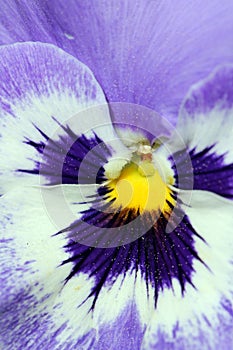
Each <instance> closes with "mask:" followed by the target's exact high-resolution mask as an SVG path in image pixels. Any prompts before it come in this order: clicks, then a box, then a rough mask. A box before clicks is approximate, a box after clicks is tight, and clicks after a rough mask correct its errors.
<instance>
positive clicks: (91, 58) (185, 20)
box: [1, 0, 233, 120]
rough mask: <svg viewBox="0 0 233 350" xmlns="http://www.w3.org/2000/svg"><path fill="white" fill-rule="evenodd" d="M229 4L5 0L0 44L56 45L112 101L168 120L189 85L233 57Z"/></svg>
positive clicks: (231, 8)
mask: <svg viewBox="0 0 233 350" xmlns="http://www.w3.org/2000/svg"><path fill="white" fill-rule="evenodd" d="M232 14H233V3H232V2H231V1H229V0H223V1H221V2H219V1H218V0H207V1H204V2H203V1H201V0H196V1H189V2H187V1H179V2H176V3H174V2H170V1H164V2H162V3H158V2H157V1H148V2H146V1H145V2H140V1H136V2H135V1H133V0H129V1H123V0H122V1H118V4H117V5H116V4H115V2H113V1H101V2H98V3H97V4H95V6H93V2H92V1H89V0H87V1H85V2H83V1H74V0H73V1H70V2H69V3H64V2H63V1H60V0H59V1H40V2H34V1H33V2H30V3H28V2H27V1H21V2H20V3H18V2H16V1H13V0H11V1H7V2H4V1H2V4H1V21H2V27H3V30H2V33H3V34H2V37H1V42H2V43H9V42H14V41H27V40H33V41H36V40H38V41H43V42H51V43H54V44H56V45H58V46H60V47H61V48H63V49H64V50H65V51H67V52H69V53H71V54H72V55H74V56H75V57H78V58H79V59H80V60H81V61H82V62H84V63H85V64H87V65H88V67H90V68H91V69H92V71H93V72H94V74H95V76H96V78H97V80H98V81H99V83H100V84H101V86H102V88H103V90H104V92H105V94H106V96H107V99H108V100H109V101H111V102H112V101H121V102H132V103H137V104H142V105H144V106H147V107H149V108H152V109H154V110H156V111H157V112H159V113H161V114H162V115H164V116H165V117H167V118H168V117H169V116H170V118H171V120H172V117H171V116H172V115H173V116H174V115H175V116H176V114H177V110H178V108H179V105H180V102H181V100H182V99H183V97H184V95H185V93H186V92H187V90H188V89H189V87H190V86H191V85H192V84H193V83H195V82H197V81H198V80H200V79H202V78H204V77H205V76H206V75H207V74H209V73H210V72H211V71H212V70H213V68H214V67H215V66H216V65H218V64H221V63H225V62H230V61H232V59H233V41H232V32H233V15H232Z"/></svg>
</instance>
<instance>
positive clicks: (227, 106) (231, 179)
mask: <svg viewBox="0 0 233 350" xmlns="http://www.w3.org/2000/svg"><path fill="white" fill-rule="evenodd" d="M176 131H177V133H178V134H180V136H181V138H182V139H183V143H184V144H185V147H186V149H183V147H184V146H183V145H181V144H180V143H179V142H178V143H177V140H175V138H173V140H172V141H170V145H171V149H173V152H175V151H177V153H175V158H176V160H177V164H176V166H177V165H178V166H179V169H181V170H182V171H181V172H180V174H178V176H177V184H178V182H179V176H180V179H181V178H182V177H183V178H187V179H188V178H189V177H190V176H191V172H192V171H193V177H194V184H193V186H194V189H200V190H208V191H211V192H215V193H217V194H220V195H222V196H224V197H227V198H232V196H233V148H232V136H233V66H232V65H226V66H223V67H220V68H218V69H217V70H216V71H215V72H214V73H213V74H211V75H210V76H209V77H208V78H207V79H205V80H203V81H201V82H200V83H198V84H196V85H194V86H193V87H192V88H191V90H190V92H189V94H188V95H187V97H186V99H185V100H184V103H183V105H182V107H181V110H180V115H179V119H178V124H177V128H176ZM187 152H189V156H190V158H191V163H192V167H187V166H186V164H185V162H184V156H185V155H186V153H187ZM192 168H193V169H192ZM182 188H184V189H185V186H184V187H182ZM187 189H190V188H188V187H187Z"/></svg>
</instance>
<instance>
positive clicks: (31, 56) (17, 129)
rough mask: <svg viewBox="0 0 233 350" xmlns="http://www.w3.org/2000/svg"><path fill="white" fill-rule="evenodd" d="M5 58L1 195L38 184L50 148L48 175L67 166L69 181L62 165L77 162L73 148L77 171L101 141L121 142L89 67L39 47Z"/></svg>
mask: <svg viewBox="0 0 233 350" xmlns="http://www.w3.org/2000/svg"><path fill="white" fill-rule="evenodd" d="M0 55H1V57H2V59H1V63H0V75H1V83H0V109H1V121H0V125H1V137H0V149H1V151H0V152H1V160H0V162H1V166H0V168H1V176H2V180H3V179H4V181H2V185H1V186H2V189H1V191H2V190H3V191H6V190H9V189H11V188H12V187H13V186H16V185H19V184H24V185H29V184H31V183H33V184H34V183H38V181H39V180H38V179H36V178H35V176H34V175H35V174H38V173H39V163H40V162H41V159H42V153H43V152H44V149H45V148H46V146H47V145H48V147H47V148H46V152H47V153H46V152H44V153H45V154H47V158H48V157H50V159H49V160H48V159H47V160H44V162H45V163H46V164H47V168H46V166H44V170H45V171H46V172H47V174H48V173H49V172H54V173H55V172H56V171H57V172H59V170H58V168H59V167H60V168H61V169H62V166H64V171H63V172H64V174H63V175H64V176H63V177H65V176H66V177H67V171H66V169H65V165H66V164H63V163H67V162H68V163H71V162H72V159H71V158H72V154H70V153H72V145H73V144H74V142H76V141H77V143H76V144H75V145H74V146H73V147H75V152H76V158H77V157H79V158H78V159H79V160H77V159H76V162H75V161H74V160H73V163H75V165H74V164H73V163H72V164H73V166H76V168H78V167H79V165H80V162H81V161H82V159H83V158H84V157H85V155H86V154H87V153H88V152H89V150H90V149H92V147H94V146H96V145H98V144H99V143H101V139H104V140H105V141H107V140H108V139H113V138H114V137H115V138H116V136H115V133H114V130H113V127H112V125H111V119H110V116H109V113H108V107H107V105H106V102H105V97H104V94H103V92H102V90H101V88H100V86H99V85H98V83H97V81H96V80H95V78H94V76H93V74H92V73H91V71H90V70H89V69H88V68H87V67H86V66H85V65H84V64H82V63H81V62H79V61H78V60H76V59H75V58H73V57H72V56H70V55H68V54H67V53H65V52H64V51H62V50H61V49H58V48H56V47H54V46H52V45H49V44H40V43H24V44H15V45H10V46H5V47H1V48H0ZM104 103H105V105H103V104H104ZM91 107H92V108H91ZM77 113H79V114H77ZM103 124H104V126H103ZM93 128H94V129H95V133H94V132H93V131H92V129H93ZM83 133H85V135H83ZM77 139H79V140H77ZM83 143H84V145H82V144H83ZM70 149H71V151H70ZM69 151H70V153H69ZM73 152H74V150H73ZM67 153H69V154H68V155H67ZM102 153H103V152H102ZM105 153H106V152H105ZM62 155H63V157H62ZM45 157H46V156H45ZM63 158H64V159H63ZM55 162H56V164H57V163H59V166H58V165H56V166H57V168H56V166H55V165H54V163H55ZM92 162H93V161H92ZM102 162H103V160H102ZM45 168H46V169H45ZM55 168H56V169H55ZM55 170H56V171H55ZM61 174H62V170H60V173H59V175H60V176H62V175H61ZM29 175H30V176H29ZM31 175H33V176H31ZM54 175H55V174H54ZM75 176H76V175H75ZM67 181H68V180H67ZM67 181H66V182H67ZM50 182H56V181H55V180H54V181H50ZM58 182H59V181H58Z"/></svg>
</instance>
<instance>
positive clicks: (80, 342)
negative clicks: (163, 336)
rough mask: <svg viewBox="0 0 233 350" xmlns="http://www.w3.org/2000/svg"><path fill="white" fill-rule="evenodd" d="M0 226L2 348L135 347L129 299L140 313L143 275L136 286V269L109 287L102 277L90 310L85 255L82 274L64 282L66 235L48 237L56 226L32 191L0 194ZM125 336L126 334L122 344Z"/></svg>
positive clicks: (136, 325)
mask: <svg viewBox="0 0 233 350" xmlns="http://www.w3.org/2000/svg"><path fill="white" fill-rule="evenodd" d="M48 191H51V190H48ZM69 194H70V192H69ZM55 196H56V193H55ZM0 224H1V232H2V234H1V246H0V248H1V254H0V257H1V258H0V259H1V263H0V270H1V274H0V276H1V291H0V294H1V295H0V308H1V317H0V335H1V341H2V342H3V345H4V349H12V344H13V343H14V344H17V346H18V347H19V348H23V349H26V348H28V349H34V348H35V344H36V348H37V349H39V350H42V349H48V348H53V349H59V350H60V349H62V350H66V349H73V348H76V347H78V348H82V349H108V348H109V343H110V342H111V344H113V346H114V347H115V348H116V347H117V346H119V345H120V344H122V346H124V348H126V349H129V350H130V349H132V348H133V349H139V348H140V343H141V341H142V336H143V331H144V328H145V326H144V324H143V323H142V320H141V319H140V317H139V313H138V310H137V308H136V305H135V302H136V301H135V300H136V297H135V290H137V291H138V292H137V298H138V300H140V303H141V305H142V303H144V307H142V310H141V311H142V313H144V318H146V317H148V314H147V313H146V305H147V304H148V302H147V298H146V293H143V292H142V290H143V291H144V288H145V285H144V283H143V281H141V282H140V281H139V280H138V282H137V286H135V274H131V273H128V275H127V276H125V275H124V274H121V275H120V276H119V277H118V278H116V280H115V283H114V286H112V285H111V284H109V283H106V284H105V285H103V288H102V290H101V295H100V297H99V298H98V302H97V303H96V304H95V309H94V312H93V311H92V310H91V307H92V304H93V301H94V294H93V288H94V285H96V282H95V278H96V276H94V274H93V275H92V277H91V276H90V277H88V275H90V274H91V272H93V270H94V266H92V267H91V261H89V268H90V270H89V271H88V270H87V272H88V273H87V274H86V273H83V272H81V270H80V271H79V272H78V273H77V274H76V275H75V276H73V277H72V279H71V280H69V282H67V283H66V282H65V280H66V278H67V276H68V274H69V272H70V270H71V268H72V267H71V264H72V262H70V263H68V262H66V264H63V263H62V262H63V261H65V260H67V259H68V258H69V254H68V252H67V251H66V248H64V245H65V244H66V243H67V239H66V238H65V237H64V236H63V235H57V236H54V235H53V233H54V231H55V229H56V228H55V227H54V226H53V225H52V224H51V222H50V220H49V218H48V216H47V213H46V210H45V208H44V205H43V202H42V201H41V194H40V191H38V189H32V188H30V189H24V190H22V189H15V190H14V191H11V192H9V193H7V194H6V195H5V196H3V197H2V198H1V218H0ZM80 249H81V247H80ZM91 269H92V270H91ZM123 281H124V283H123ZM93 283H94V284H93ZM113 300H114V303H113ZM109 311H110V312H109ZM134 333H135V334H134ZM126 335H128V336H130V338H129V339H128V340H127V344H126V345H125V339H126Z"/></svg>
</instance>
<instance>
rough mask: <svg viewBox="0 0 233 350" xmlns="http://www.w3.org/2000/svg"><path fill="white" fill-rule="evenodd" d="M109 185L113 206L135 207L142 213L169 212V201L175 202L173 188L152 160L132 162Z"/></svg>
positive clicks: (122, 207)
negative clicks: (164, 179)
mask: <svg viewBox="0 0 233 350" xmlns="http://www.w3.org/2000/svg"><path fill="white" fill-rule="evenodd" d="M108 187H109V188H110V189H111V190H112V191H111V192H110V198H109V199H110V200H113V199H114V202H113V204H112V207H113V208H117V209H119V208H121V210H122V209H135V210H138V211H139V213H140V214H142V213H143V212H145V211H150V212H151V211H152V212H154V211H161V212H163V213H167V212H168V213H169V212H170V211H171V208H170V207H169V205H168V203H167V201H169V202H170V203H171V204H174V202H175V201H174V199H173V198H172V196H171V190H170V189H169V188H168V186H167V185H166V184H165V183H164V181H163V180H162V178H161V176H160V174H159V172H158V170H157V169H155V167H154V165H153V163H152V162H151V161H150V160H143V161H141V162H140V163H139V164H136V163H133V162H130V163H129V164H127V165H126V166H125V167H124V168H123V169H122V171H121V173H120V176H119V177H118V178H117V179H114V180H112V181H111V182H110V183H109V185H108Z"/></svg>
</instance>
